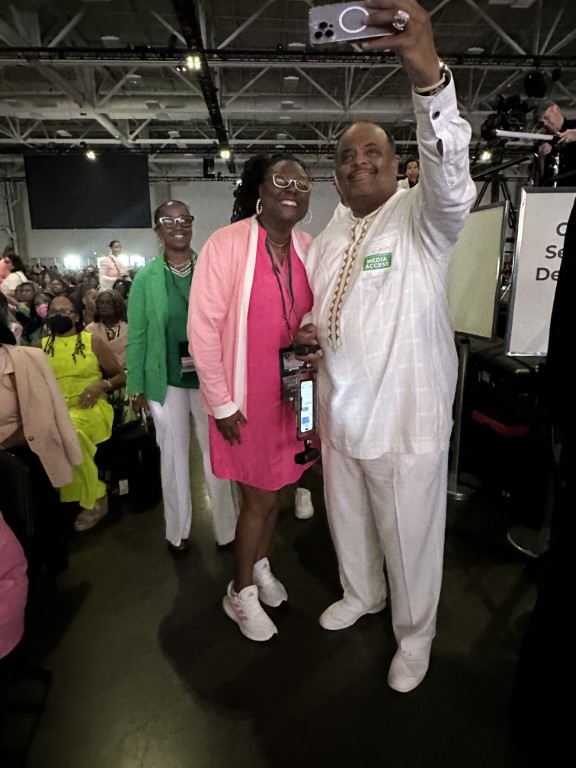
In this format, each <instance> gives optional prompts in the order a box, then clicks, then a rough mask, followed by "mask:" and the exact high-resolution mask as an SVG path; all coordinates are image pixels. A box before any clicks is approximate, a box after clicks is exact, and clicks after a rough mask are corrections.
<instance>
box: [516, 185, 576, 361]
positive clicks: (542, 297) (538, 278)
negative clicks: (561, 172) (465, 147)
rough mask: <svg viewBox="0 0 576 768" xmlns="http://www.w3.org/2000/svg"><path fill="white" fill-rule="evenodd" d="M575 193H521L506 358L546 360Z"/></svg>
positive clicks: (567, 190)
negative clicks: (527, 357)
mask: <svg viewBox="0 0 576 768" xmlns="http://www.w3.org/2000/svg"><path fill="white" fill-rule="evenodd" d="M575 196H576V189H574V188H572V187H571V188H563V189H546V188H538V187H536V188H533V189H523V190H522V201H521V203H520V214H519V217H518V233H517V237H516V249H515V253H514V267H513V278H512V296H511V300H510V313H509V316H508V326H507V331H506V354H507V355H512V356H514V357H522V356H535V357H538V356H545V355H546V353H547V351H548V332H549V328H550V316H551V314H552V305H553V303H554V293H555V291H556V281H557V280H558V271H559V269H560V265H561V264H562V255H563V248H564V235H565V233H566V224H567V222H568V217H569V216H570V212H571V210H572V206H573V204H574V198H575Z"/></svg>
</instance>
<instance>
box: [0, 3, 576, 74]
mask: <svg viewBox="0 0 576 768" xmlns="http://www.w3.org/2000/svg"><path fill="white" fill-rule="evenodd" d="M175 2H180V0H175ZM575 34H576V33H575V32H574V31H571V32H570V35H568V36H567V37H566V38H565V39H564V40H563V41H562V44H563V45H566V43H567V42H569V39H572V38H573V37H574V35H575ZM0 38H1V34H0ZM191 47H192V48H194V46H191ZM186 53H188V50H186V51H183V50H176V51H174V50H173V49H170V48H167V47H162V48H149V47H145V46H142V47H133V48H93V49H90V48H30V47H11V48H0V64H2V65H10V64H34V63H38V62H50V64H51V65H52V66H54V67H60V66H69V65H71V64H85V65H87V66H99V67H100V66H107V67H114V66H120V67H124V66H126V64H131V63H132V64H136V63H137V64H138V65H139V66H141V67H147V66H166V65H173V64H178V63H180V62H181V61H182V58H183V56H184V55H185V54H186ZM198 55H200V56H201V57H202V56H204V57H205V58H206V60H207V62H208V64H209V65H210V66H211V67H213V68H214V67H228V66H233V67H234V68H239V67H252V68H254V67H255V66H256V65H258V64H261V65H265V66H270V67H279V68H281V67H290V66H297V65H298V66H302V67H306V68H334V67H342V65H344V64H360V65H364V66H370V67H374V68H380V67H384V68H395V67H398V59H397V58H396V57H395V56H394V55H392V54H388V53H366V52H355V51H342V52H340V53H337V52H336V53H335V52H334V51H331V52H330V53H318V52H317V51H283V52H280V51H262V50H261V51H255V50H243V49H230V48H227V49H222V50H214V49H205V50H203V51H202V53H199V54H198ZM440 55H441V58H442V60H443V61H444V62H446V64H448V65H449V66H450V67H451V68H452V69H455V68H456V69H457V68H460V69H469V68H478V67H481V68H489V69H517V70H520V69H522V70H526V71H528V70H533V69H534V68H535V67H544V68H553V67H561V68H563V69H576V55H574V54H567V55H564V56H562V55H558V54H556V53H554V54H552V55H545V56H542V55H540V54H517V55H516V54H468V53H462V54H457V55H449V54H442V53H441V52H440Z"/></svg>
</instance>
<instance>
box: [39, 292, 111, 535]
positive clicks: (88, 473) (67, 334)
mask: <svg viewBox="0 0 576 768" xmlns="http://www.w3.org/2000/svg"><path fill="white" fill-rule="evenodd" d="M46 323H47V325H48V328H49V330H50V335H49V336H47V337H46V338H45V339H43V341H42V348H43V350H44V352H45V354H46V356H47V358H48V362H49V364H50V367H51V368H52V371H53V372H54V375H55V377H56V379H57V381H58V383H59V385H60V388H61V390H62V393H63V395H64V399H65V401H66V405H67V406H68V411H69V413H70V417H71V419H72V423H73V424H74V427H75V429H76V432H77V434H78V438H79V441H80V447H81V449H82V456H83V462H82V464H81V465H80V466H78V467H75V468H74V477H73V479H72V482H70V483H68V484H67V485H65V486H63V487H62V488H61V489H60V498H61V500H62V501H63V502H78V503H79V504H80V508H81V511H80V513H79V515H78V516H77V518H76V520H75V521H74V529H75V530H76V531H87V530H89V529H90V528H93V527H94V526H95V525H96V524H97V523H98V522H99V521H100V520H101V519H102V518H103V517H104V515H106V514H107V512H108V498H107V495H106V486H105V484H104V483H103V482H102V481H101V480H100V479H99V477H98V468H97V467H96V464H95V462H94V455H95V453H96V446H97V445H98V444H99V443H102V442H104V441H105V440H108V438H109V437H110V435H111V434H112V422H113V418H114V413H113V410H112V406H111V405H110V404H109V403H108V401H107V400H106V397H105V395H106V394H108V393H109V392H113V391H114V390H116V389H120V388H121V387H123V386H124V384H125V383H126V374H125V373H124V371H123V370H122V368H121V367H120V365H119V363H118V360H117V359H116V356H115V355H114V353H113V352H112V350H111V349H110V348H109V347H107V346H106V344H104V342H103V341H102V340H101V339H98V338H96V337H95V336H94V335H93V334H90V333H87V332H86V331H84V330H82V323H81V314H80V312H79V311H78V309H77V308H76V307H75V306H74V304H73V303H72V301H71V300H70V299H69V298H68V297H66V296H56V297H54V298H53V299H52V300H51V301H50V304H49V305H48V316H47V319H46Z"/></svg>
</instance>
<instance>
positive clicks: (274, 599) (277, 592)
mask: <svg viewBox="0 0 576 768" xmlns="http://www.w3.org/2000/svg"><path fill="white" fill-rule="evenodd" d="M252 578H253V579H254V584H256V586H257V587H258V598H259V600H260V602H261V603H264V605H269V606H270V607H271V608H277V607H278V606H279V605H280V604H281V603H283V602H284V601H285V600H288V592H286V589H285V588H284V585H283V584H282V582H281V581H279V580H278V579H277V578H276V576H274V574H273V573H272V570H271V568H270V563H269V561H268V558H267V557H263V558H262V559H261V560H258V562H257V563H256V564H255V565H254V570H253V572H252Z"/></svg>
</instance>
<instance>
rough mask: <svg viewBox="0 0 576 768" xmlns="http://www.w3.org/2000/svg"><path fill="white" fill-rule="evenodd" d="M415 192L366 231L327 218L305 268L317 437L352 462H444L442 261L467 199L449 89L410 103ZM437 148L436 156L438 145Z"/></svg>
mask: <svg viewBox="0 0 576 768" xmlns="http://www.w3.org/2000/svg"><path fill="white" fill-rule="evenodd" d="M413 102H414V108H415V111H416V115H417V124H418V141H419V155H420V168H421V172H420V182H419V184H418V185H417V186H416V187H414V188H413V189H412V190H410V191H408V190H398V191H397V192H396V194H395V195H393V196H392V197H391V198H390V199H389V200H388V201H387V202H386V203H385V204H384V205H383V206H382V207H381V208H379V209H378V210H377V211H375V212H373V213H372V214H370V215H369V216H367V217H365V218H364V219H356V218H354V216H353V215H352V213H351V212H350V211H344V212H340V215H338V216H334V217H333V219H332V221H331V222H330V223H329V224H328V226H327V227H326V229H325V230H324V231H323V232H322V233H321V234H320V235H319V236H318V237H317V238H316V239H315V240H314V242H313V244H312V247H311V249H310V251H309V253H308V257H307V260H306V269H307V272H308V278H309V282H310V285H311V287H312V290H313V294H314V307H313V310H312V313H311V315H309V316H307V318H305V319H304V320H303V322H307V321H308V322H309V321H310V319H311V320H312V322H314V323H315V324H316V325H317V326H318V331H319V341H320V344H321V346H322V349H323V352H324V356H323V358H322V362H321V364H320V374H319V408H320V413H319V416H320V431H321V437H322V439H323V440H328V441H329V442H330V443H331V444H332V445H333V446H334V447H335V448H336V449H337V450H339V451H341V452H342V453H344V454H346V455H348V456H351V457H353V458H357V459H375V458H378V457H379V456H381V455H382V454H384V453H387V452H400V453H429V452H436V451H442V450H447V449H448V446H449V440H450V433H451V429H452V402H453V399H454V393H455V387H456V380H457V373H458V361H457V355H456V349H455V345H454V332H453V329H452V326H451V322H450V317H449V312H448V298H447V273H448V267H449V262H450V257H451V254H452V250H453V247H454V244H455V243H456V240H457V239H458V236H459V234H460V231H461V229H462V227H463V225H464V221H465V219H466V217H467V215H468V213H469V211H470V207H471V206H472V204H473V202H474V199H475V196H476V189H475V185H474V182H473V181H472V179H471V178H470V174H469V162H468V146H469V142H470V135H471V130H470V126H469V125H468V123H466V122H465V121H464V120H463V119H461V118H460V116H459V113H458V109H457V104H456V95H455V90H454V85H453V84H452V83H451V84H449V85H448V86H447V87H446V88H445V89H444V90H443V91H442V92H441V93H440V94H438V95H437V96H435V97H433V98H428V99H426V98H425V97H421V96H417V95H415V94H413ZM439 141H441V143H442V147H443V154H442V155H440V153H439V151H438V149H437V145H438V142H439Z"/></svg>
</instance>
